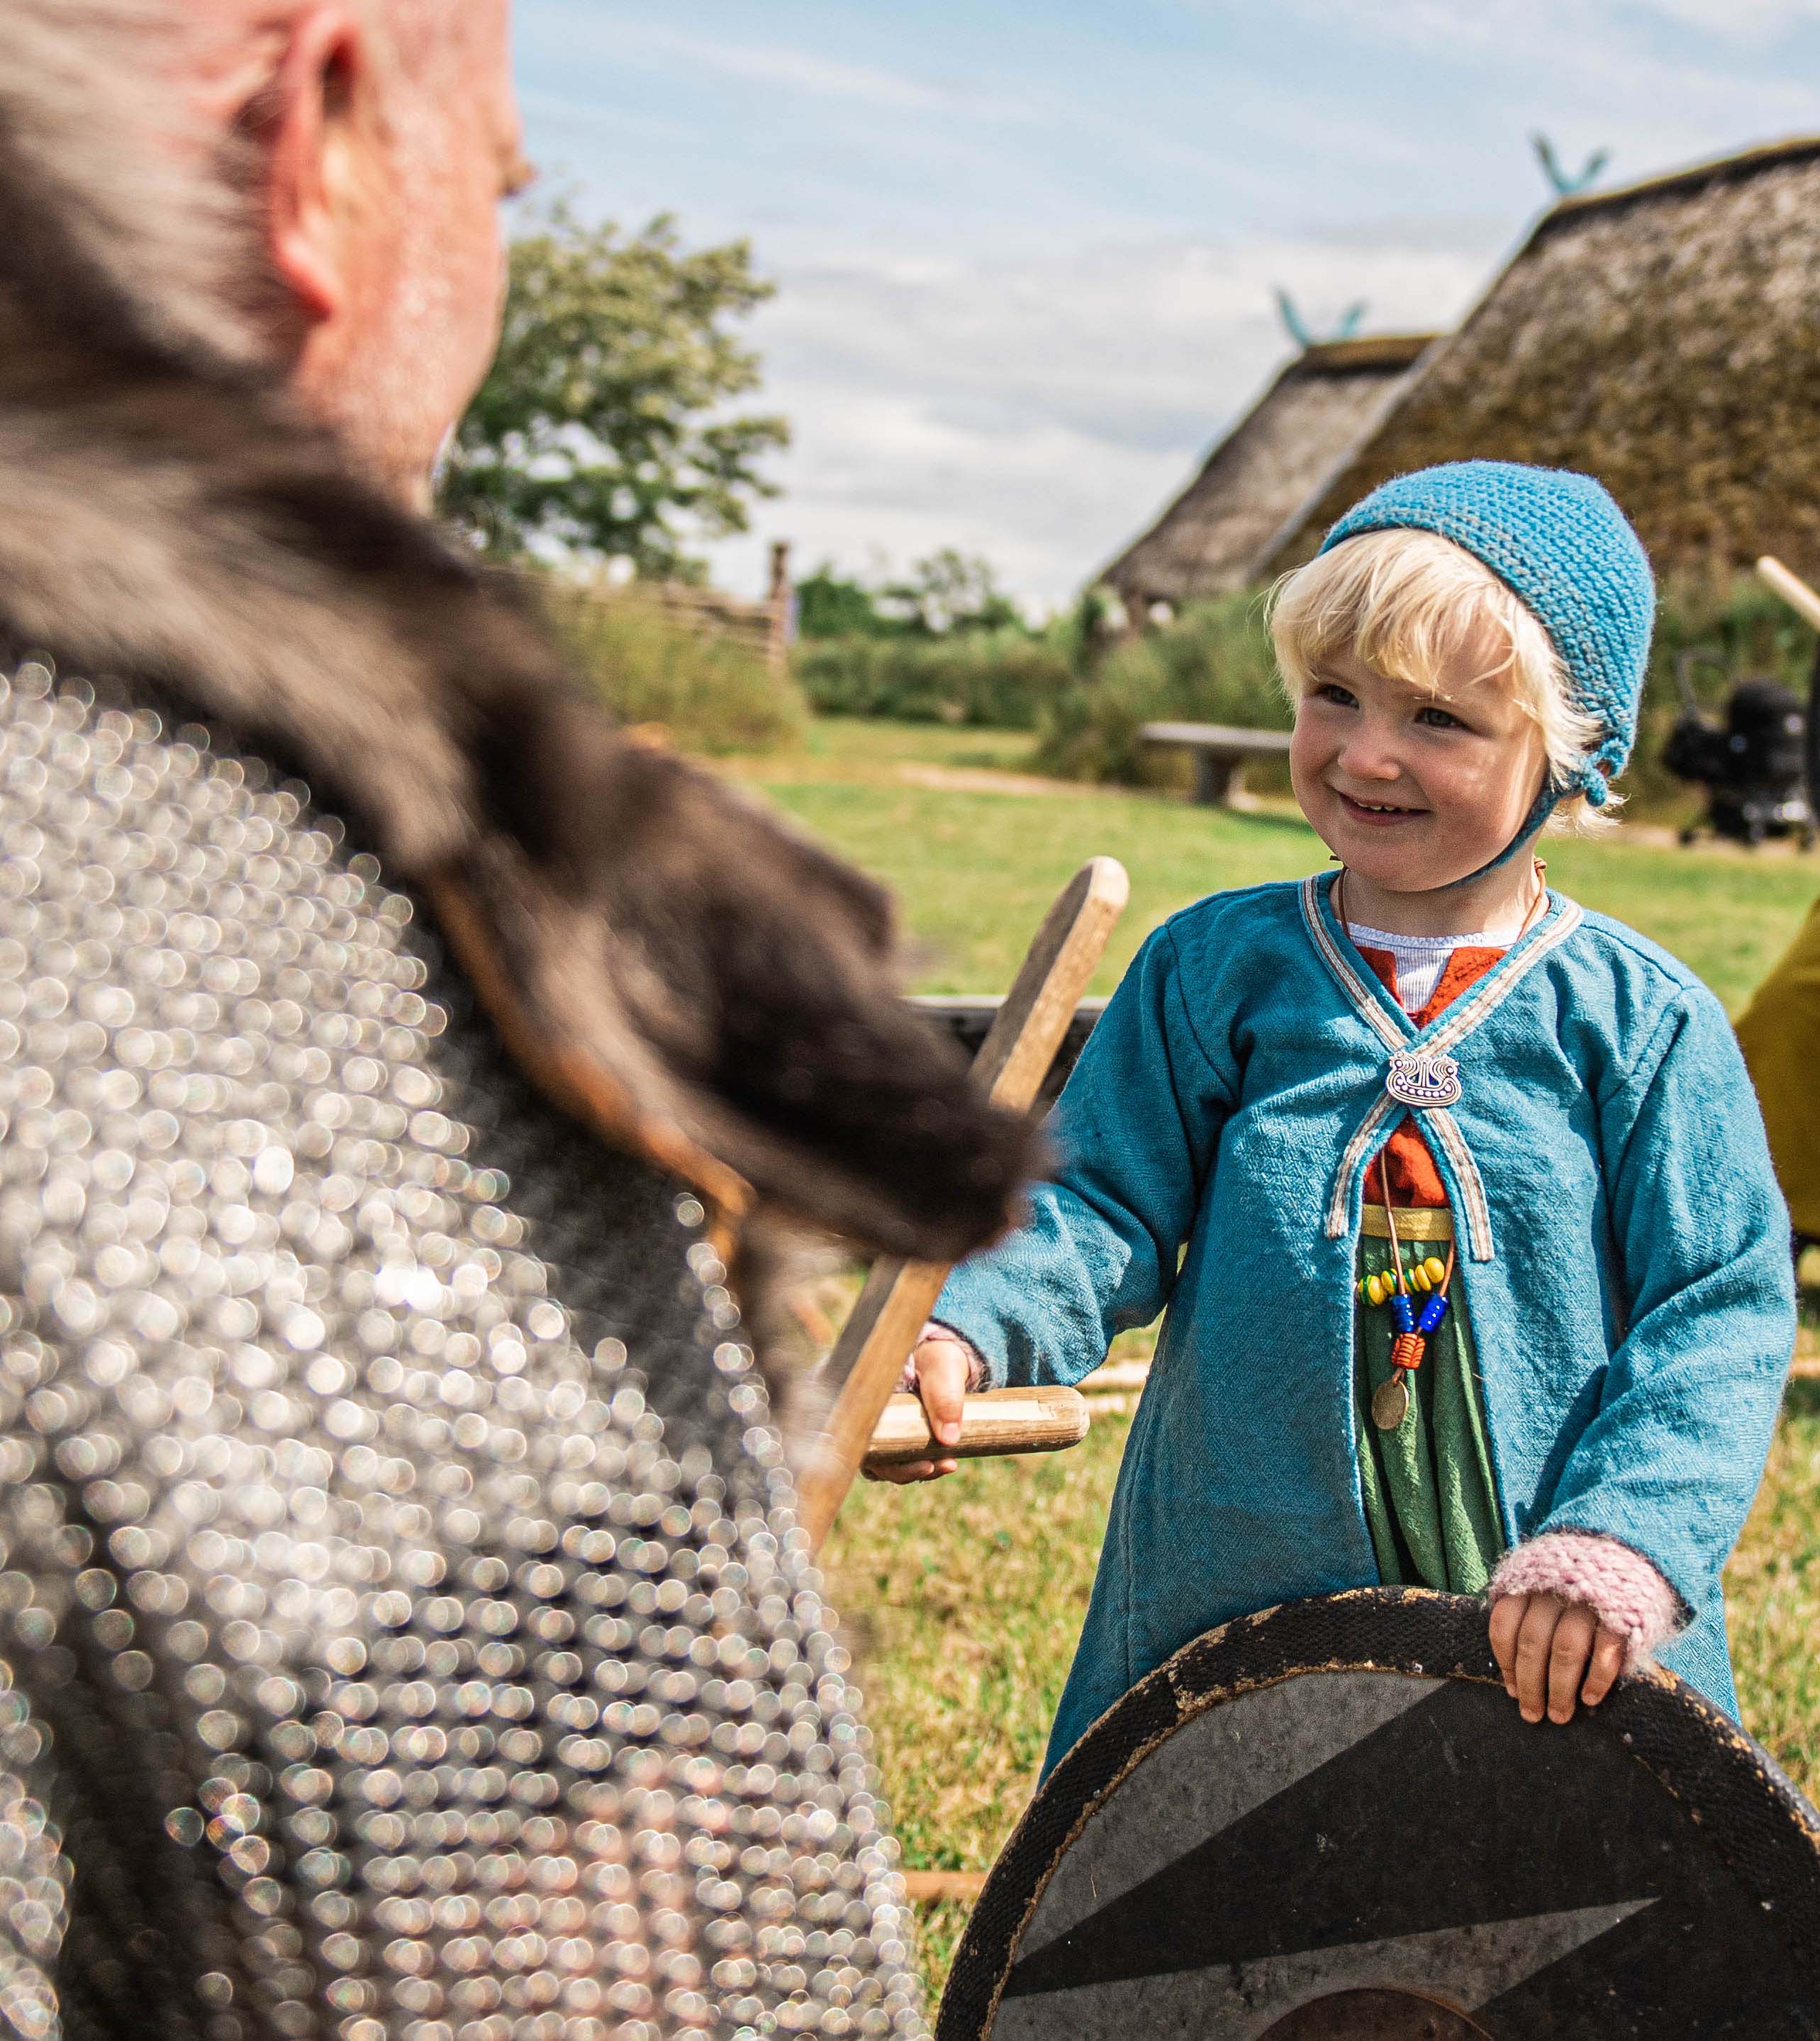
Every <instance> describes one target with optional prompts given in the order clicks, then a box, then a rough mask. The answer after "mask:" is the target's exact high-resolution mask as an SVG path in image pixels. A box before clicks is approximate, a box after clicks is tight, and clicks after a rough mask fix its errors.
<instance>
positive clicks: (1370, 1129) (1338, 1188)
mask: <svg viewBox="0 0 1820 2041" xmlns="http://www.w3.org/2000/svg"><path fill="white" fill-rule="evenodd" d="M1400 1110H1401V1108H1399V1106H1398V1105H1397V1104H1396V1102H1395V1100H1394V1099H1392V1097H1391V1096H1390V1094H1389V1093H1388V1092H1381V1091H1380V1093H1378V1095H1377V1097H1376V1099H1375V1100H1374V1101H1373V1104H1372V1109H1371V1111H1370V1112H1368V1113H1367V1114H1366V1115H1365V1118H1364V1119H1363V1120H1361V1121H1360V1122H1359V1124H1358V1127H1357V1131H1355V1132H1354V1135H1353V1138H1352V1139H1351V1140H1350V1141H1349V1142H1348V1143H1346V1148H1345V1150H1344V1152H1343V1153H1342V1155H1341V1157H1340V1166H1339V1167H1338V1169H1336V1170H1335V1172H1334V1187H1333V1192H1332V1195H1331V1196H1330V1197H1329V1198H1328V1200H1327V1238H1328V1239H1329V1240H1339V1239H1342V1238H1344V1237H1345V1234H1346V1215H1347V1207H1348V1206H1349V1205H1350V1203H1351V1201H1352V1188H1353V1179H1354V1177H1356V1176H1357V1174H1358V1173H1359V1171H1360V1169H1361V1168H1362V1167H1363V1166H1364V1163H1365V1150H1367V1149H1368V1148H1369V1146H1371V1143H1372V1137H1373V1135H1375V1134H1376V1132H1377V1131H1378V1129H1379V1128H1380V1127H1381V1126H1382V1125H1383V1124H1384V1121H1385V1120H1388V1118H1389V1117H1390V1116H1391V1114H1392V1113H1393V1112H1399V1111H1400ZM1429 1117H1430V1119H1434V1118H1435V1117H1437V1115H1435V1114H1433V1113H1431V1114H1430V1116H1429Z"/></svg>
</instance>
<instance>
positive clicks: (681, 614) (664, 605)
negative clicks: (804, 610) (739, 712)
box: [575, 540, 796, 674]
mask: <svg viewBox="0 0 1820 2041" xmlns="http://www.w3.org/2000/svg"><path fill="white" fill-rule="evenodd" d="M575 593H576V594H577V596H579V597H581V600H582V601H584V602H625V601H634V602H642V603H644V604H645V605H648V606H649V608H653V609H654V610H656V611H657V613H658V614H659V615H660V616H662V617H663V619H664V621H665V622H666V623H669V624H675V625H676V626H677V627H678V628H680V629H682V630H684V631H693V632H695V634H696V635H697V636H699V637H702V638H725V639H729V640H731V641H732V642H733V643H735V644H738V645H744V647H746V648H747V649H748V650H749V651H752V652H753V653H755V654H756V655H757V656H758V657H759V658H761V659H763V661H764V662H765V663H766V665H767V666H769V667H770V668H771V671H772V672H773V673H778V674H782V673H785V672H786V671H787V670H788V668H789V666H790V647H791V645H792V644H793V643H794V641H795V635H796V592H795V588H794V584H793V583H792V582H791V580H790V545H789V543H788V541H787V540H779V541H778V543H777V544H775V545H774V546H773V547H771V588H770V591H769V593H767V595H766V597H765V599H764V600H763V601H762V602H747V601H743V600H742V599H741V597H738V596H734V595H727V594H725V593H722V590H721V589H718V588H702V587H699V586H696V585H695V583H694V582H683V581H633V582H607V581H592V582H579V583H577V585H576V587H575Z"/></svg>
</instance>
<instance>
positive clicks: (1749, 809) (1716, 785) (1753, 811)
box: [1662, 649, 1820, 850]
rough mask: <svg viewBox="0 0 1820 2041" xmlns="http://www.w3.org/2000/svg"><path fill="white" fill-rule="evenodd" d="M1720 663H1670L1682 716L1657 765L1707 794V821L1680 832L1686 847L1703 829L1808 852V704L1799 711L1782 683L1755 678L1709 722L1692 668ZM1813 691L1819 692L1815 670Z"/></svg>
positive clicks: (1811, 730)
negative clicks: (1721, 716) (1783, 842)
mask: <svg viewBox="0 0 1820 2041" xmlns="http://www.w3.org/2000/svg"><path fill="white" fill-rule="evenodd" d="M1723 663H1724V662H1723V660H1722V659H1721V658H1720V656H1719V654H1718V653H1717V652H1714V651H1708V650H1699V649H1696V650H1691V651H1686V652H1683V653H1681V654H1680V655H1679V657H1678V658H1677V659H1676V661H1675V685H1676V686H1677V688H1678V689H1680V691H1681V715H1679V716H1678V717H1677V719H1676V720H1675V724H1674V727H1673V729H1672V730H1671V731H1670V732H1669V738H1668V742H1667V743H1666V745H1665V746H1663V748H1662V763H1663V764H1664V765H1666V767H1667V768H1668V769H1669V770H1670V772H1671V773H1673V774H1674V776H1676V778H1677V779H1679V780H1690V781H1692V783H1693V784H1696V785H1697V786H1703V787H1704V788H1705V789H1706V792H1707V810H1706V814H1704V817H1703V818H1701V819H1700V821H1699V822H1691V823H1689V826H1687V827H1686V828H1685V829H1684V830H1682V831H1681V841H1682V842H1683V843H1692V841H1694V839H1695V837H1697V836H1698V835H1699V834H1700V832H1701V830H1711V832H1712V834H1714V835H1715V836H1717V837H1728V838H1729V839H1730V840H1731V841H1733V842H1734V843H1747V844H1759V843H1761V842H1763V841H1765V838H1766V837H1772V836H1798V837H1799V838H1800V839H1801V846H1802V848H1803V849H1804V850H1810V849H1812V848H1813V846H1814V833H1815V826H1814V788H1815V785H1816V781H1817V779H1820V775H1817V774H1816V772H1815V770H1814V755H1813V754H1814V750H1815V746H1816V744H1817V743H1820V731H1816V727H1815V726H1816V723H1817V722H1820V718H1817V717H1816V716H1815V715H1814V711H1813V704H1811V702H1810V705H1809V708H1808V710H1807V711H1806V712H1803V708H1802V705H1801V701H1800V698H1799V696H1797V695H1796V694H1795V692H1794V691H1793V690H1792V689H1789V688H1786V687H1784V685H1782V683H1781V682H1780V681H1772V680H1762V679H1757V680H1742V681H1738V684H1737V685H1736V686H1735V687H1734V688H1733V689H1732V690H1731V696H1730V697H1729V698H1728V700H1727V702H1726V704H1725V720H1724V722H1723V723H1715V721H1714V720H1713V719H1711V717H1710V716H1708V715H1707V713H1706V712H1705V711H1704V710H1703V709H1702V708H1701V707H1700V704H1699V702H1698V701H1697V700H1696V699H1695V696H1694V692H1693V682H1692V673H1693V669H1694V668H1695V667H1696V666H1700V665H1703V664H1710V665H1713V666H1723ZM1814 689H1820V663H1817V665H1816V668H1815V674H1814Z"/></svg>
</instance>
